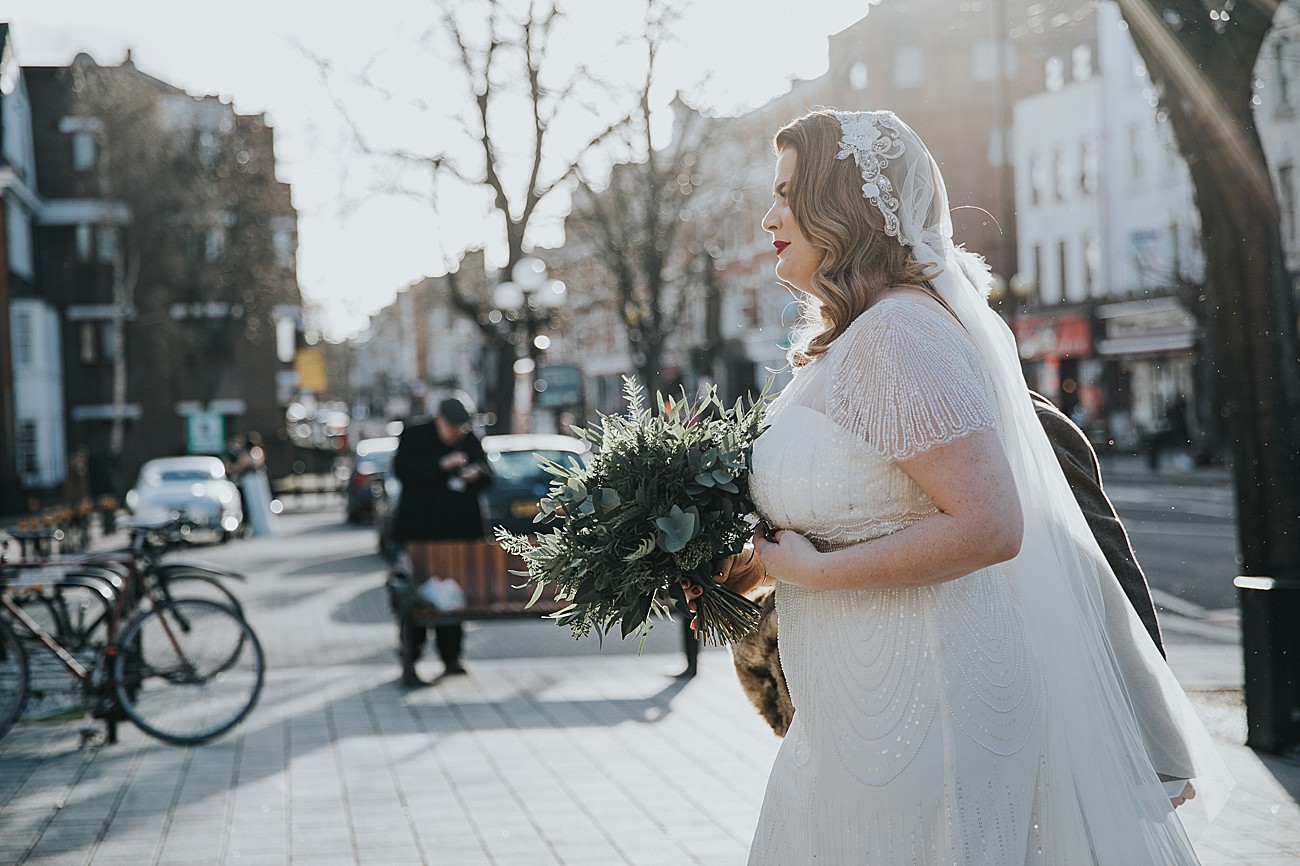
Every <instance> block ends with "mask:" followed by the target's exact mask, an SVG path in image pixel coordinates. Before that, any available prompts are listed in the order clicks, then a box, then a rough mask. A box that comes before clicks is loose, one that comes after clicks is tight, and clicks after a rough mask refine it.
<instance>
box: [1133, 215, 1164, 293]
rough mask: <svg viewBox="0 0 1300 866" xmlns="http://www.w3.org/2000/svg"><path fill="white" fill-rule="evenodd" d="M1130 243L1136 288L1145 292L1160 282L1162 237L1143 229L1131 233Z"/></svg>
mask: <svg viewBox="0 0 1300 866" xmlns="http://www.w3.org/2000/svg"><path fill="white" fill-rule="evenodd" d="M1128 243H1129V253H1130V255H1131V261H1132V264H1133V273H1134V274H1135V276H1136V287H1137V289H1138V290H1139V291H1145V290H1146V289H1149V288H1151V287H1152V286H1153V285H1155V284H1158V283H1159V282H1160V280H1159V271H1160V235H1159V233H1158V232H1154V231H1151V230H1148V229H1143V230H1140V231H1135V232H1131V233H1130V234H1129V237H1128Z"/></svg>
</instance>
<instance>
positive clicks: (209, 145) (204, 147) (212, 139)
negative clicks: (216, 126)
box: [195, 132, 221, 168]
mask: <svg viewBox="0 0 1300 866" xmlns="http://www.w3.org/2000/svg"><path fill="white" fill-rule="evenodd" d="M220 144H221V142H220V141H219V140H218V139H217V134H216V133H215V132H200V133H199V137H198V139H197V140H196V141H195V147H196V149H197V150H198V155H199V162H200V163H202V165H203V167H204V168H213V167H215V166H216V164H217V154H218V151H219V148H220Z"/></svg>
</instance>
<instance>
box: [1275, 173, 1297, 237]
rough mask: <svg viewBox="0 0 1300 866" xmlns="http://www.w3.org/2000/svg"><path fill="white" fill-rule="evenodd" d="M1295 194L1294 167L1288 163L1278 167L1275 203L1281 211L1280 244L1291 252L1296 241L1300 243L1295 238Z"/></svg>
mask: <svg viewBox="0 0 1300 866" xmlns="http://www.w3.org/2000/svg"><path fill="white" fill-rule="evenodd" d="M1295 192H1296V190H1295V166H1294V165H1291V164H1290V163H1288V164H1286V165H1280V166H1278V169H1277V193H1278V195H1277V203H1278V205H1279V206H1280V207H1281V209H1282V242H1283V244H1286V245H1287V246H1289V247H1290V248H1291V249H1293V250H1294V249H1295V246H1296V243H1297V241H1300V238H1297V237H1296V235H1297V234H1300V232H1298V231H1297V230H1298V229H1300V226H1297V225H1296V212H1295V207H1296V201H1295V199H1296V195H1295Z"/></svg>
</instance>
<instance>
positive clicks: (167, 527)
mask: <svg viewBox="0 0 1300 866" xmlns="http://www.w3.org/2000/svg"><path fill="white" fill-rule="evenodd" d="M194 527H195V524H194V523H192V522H191V521H189V520H188V519H186V518H185V517H183V516H175V517H171V518H169V519H167V520H164V521H162V522H155V523H145V522H136V523H131V524H128V525H127V529H128V532H129V533H130V543H129V544H128V546H127V547H125V548H121V549H119V550H111V551H104V552H97V553H83V554H72V555H57V556H55V555H50V554H48V553H46V552H45V550H46V548H45V546H44V545H43V544H41V542H44V541H45V540H46V538H45V536H46V534H47V533H48V530H46V531H44V532H42V531H36V532H26V533H14V537H15V539H16V540H18V541H19V542H20V544H21V545H22V558H21V559H19V560H18V561H17V562H9V561H8V559H7V556H6V555H5V554H3V553H0V566H3V565H8V566H10V567H11V568H14V569H18V570H24V571H32V570H34V571H35V573H36V575H37V578H38V579H39V578H40V575H41V572H42V570H44V569H47V568H49V567H55V568H60V569H66V568H68V567H73V568H75V571H61V572H58V573H57V576H56V577H55V578H53V579H51V580H46V581H44V583H45V592H44V593H42V594H40V595H32V594H27V595H26V596H24V597H23V600H24V602H25V603H26V605H27V607H28V608H29V610H28V612H29V613H31V614H32V616H33V618H35V619H37V620H38V621H39V622H40V623H41V625H42V626H43V627H44V628H45V629H46V630H47V631H49V632H50V633H52V634H54V635H55V636H56V637H57V638H58V639H59V640H60V641H62V642H63V643H64V644H65V645H67V646H69V647H70V648H75V649H84V648H87V647H91V646H95V645H102V644H103V643H104V642H105V635H104V624H105V623H107V621H108V618H109V616H110V614H111V610H112V606H113V603H114V600H115V598H116V596H117V595H118V594H120V593H123V592H126V593H127V605H126V609H127V610H128V611H134V610H136V609H137V608H138V607H139V606H140V605H141V604H142V602H143V601H144V599H145V598H146V597H151V598H153V599H154V600H155V601H158V602H165V601H171V600H173V599H176V598H181V597H183V598H206V599H207V600H209V601H214V602H216V603H217V604H222V605H225V606H227V607H229V608H230V609H231V610H233V611H234V612H235V613H236V614H238V615H239V616H240V617H241V618H243V617H244V611H243V606H242V605H241V604H240V602H239V599H238V598H237V597H236V596H235V595H234V594H233V593H232V592H231V591H230V590H229V589H228V588H227V587H226V586H225V584H224V583H223V580H226V579H233V580H244V579H245V578H244V577H243V575H241V574H238V573H236V572H233V571H227V570H223V569H220V568H216V567H213V566H208V565H203V564H199V563H193V562H183V561H181V562H177V561H164V560H163V557H164V556H165V555H166V554H167V553H168V552H169V551H170V550H172V549H174V548H176V547H179V546H181V545H182V544H184V543H185V542H186V540H187V538H188V535H189V532H190V530H192V529H193V528H194ZM29 546H30V547H32V549H33V550H34V551H35V553H36V555H35V556H28V555H27V553H28V549H29ZM5 553H7V550H6V551H5ZM42 554H44V555H42Z"/></svg>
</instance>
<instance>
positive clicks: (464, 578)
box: [388, 540, 565, 681]
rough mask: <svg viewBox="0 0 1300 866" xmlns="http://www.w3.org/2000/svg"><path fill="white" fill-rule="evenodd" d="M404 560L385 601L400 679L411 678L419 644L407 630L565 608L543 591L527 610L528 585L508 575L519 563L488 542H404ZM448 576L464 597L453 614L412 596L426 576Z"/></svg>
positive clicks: (390, 582) (537, 614)
mask: <svg viewBox="0 0 1300 866" xmlns="http://www.w3.org/2000/svg"><path fill="white" fill-rule="evenodd" d="M406 553H407V556H408V557H409V560H410V565H409V567H406V566H405V564H403V565H402V566H398V567H396V568H394V569H393V572H392V573H391V574H390V575H389V578H388V601H389V607H390V608H391V609H392V611H393V615H394V616H395V617H396V618H397V623H398V643H399V650H400V652H399V654H400V656H401V659H402V676H403V679H406V680H408V681H410V680H414V678H415V660H416V657H417V656H418V654H419V651H420V649H421V646H420V642H419V641H416V640H412V639H410V638H409V637H408V634H409V630H410V629H413V628H433V627H435V626H440V625H451V624H454V623H460V622H465V621H467V620H491V619H520V618H526V617H533V618H540V617H543V616H545V615H546V614H548V613H554V612H555V611H557V610H560V609H561V608H563V607H564V606H565V605H564V604H561V603H557V602H555V601H554V600H553V599H552V598H551V597H550V593H547V592H543V594H542V596H541V597H540V598H538V599H537V603H536V604H534V605H533V606H532V607H528V602H529V600H530V599H531V598H532V597H533V587H527V588H525V589H517V588H516V587H517V586H519V585H520V584H522V583H523V582H524V578H522V577H519V576H517V575H513V574H511V573H510V572H511V571H523V570H524V568H525V566H524V562H523V560H522V559H520V558H519V557H517V556H511V555H510V554H507V553H506V552H505V551H504V550H502V549H501V546H500V545H498V544H497V543H496V542H494V541H487V540H472V541H411V542H407V544H406ZM434 575H437V576H438V577H443V578H451V579H453V580H455V581H456V582H457V583H458V584H460V588H461V590H462V591H463V592H464V593H465V606H464V607H463V608H461V609H459V610H455V611H444V610H439V609H438V608H436V607H434V606H433V605H432V604H430V603H429V602H428V601H426V600H425V599H424V597H423V596H421V595H420V593H419V592H418V587H419V586H420V584H421V583H423V582H424V581H425V580H427V579H428V578H430V577H432V576H434Z"/></svg>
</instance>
